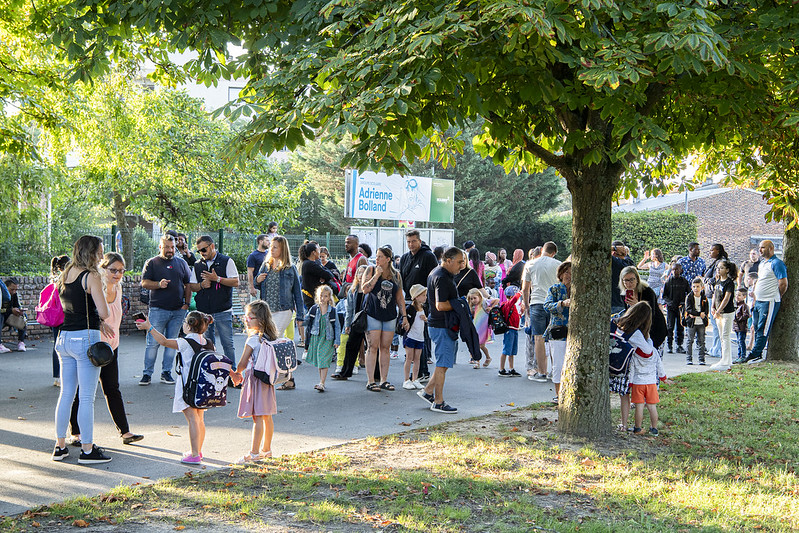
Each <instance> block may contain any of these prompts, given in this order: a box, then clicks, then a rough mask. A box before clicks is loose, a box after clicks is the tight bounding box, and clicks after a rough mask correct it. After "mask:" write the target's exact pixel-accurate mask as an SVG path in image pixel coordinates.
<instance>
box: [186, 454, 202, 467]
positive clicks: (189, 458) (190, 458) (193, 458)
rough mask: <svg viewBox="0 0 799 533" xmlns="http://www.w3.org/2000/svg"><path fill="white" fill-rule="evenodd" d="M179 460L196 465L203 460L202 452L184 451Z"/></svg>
mask: <svg viewBox="0 0 799 533" xmlns="http://www.w3.org/2000/svg"><path fill="white" fill-rule="evenodd" d="M180 462H181V463H184V464H187V465H198V464H200V463H202V462H203V454H200V455H192V454H191V452H186V453H184V454H183V457H181V458H180Z"/></svg>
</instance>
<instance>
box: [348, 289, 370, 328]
mask: <svg viewBox="0 0 799 533" xmlns="http://www.w3.org/2000/svg"><path fill="white" fill-rule="evenodd" d="M359 296H361V294H358V295H356V297H355V302H356V303H355V305H356V307H357V306H358V303H357V302H358V297H359ZM361 307H362V309H361V310H360V311H358V312H357V313H355V315H353V317H352V324H350V331H352V332H353V333H366V327H367V324H368V320H367V318H366V309H363V299H361Z"/></svg>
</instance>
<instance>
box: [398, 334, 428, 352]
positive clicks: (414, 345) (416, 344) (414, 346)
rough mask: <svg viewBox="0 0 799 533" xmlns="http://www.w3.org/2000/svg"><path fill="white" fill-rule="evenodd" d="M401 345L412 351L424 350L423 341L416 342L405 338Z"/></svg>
mask: <svg viewBox="0 0 799 533" xmlns="http://www.w3.org/2000/svg"><path fill="white" fill-rule="evenodd" d="M402 345H403V346H405V347H406V348H410V349H412V350H421V349H422V348H424V341H417V340H414V339H411V338H409V337H405V341H404V342H403V344H402Z"/></svg>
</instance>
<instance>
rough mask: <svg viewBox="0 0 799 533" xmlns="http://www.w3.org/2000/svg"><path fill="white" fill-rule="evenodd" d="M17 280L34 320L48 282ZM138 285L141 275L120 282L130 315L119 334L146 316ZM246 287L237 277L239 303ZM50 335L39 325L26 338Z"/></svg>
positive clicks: (9, 334)
mask: <svg viewBox="0 0 799 533" xmlns="http://www.w3.org/2000/svg"><path fill="white" fill-rule="evenodd" d="M17 279H18V280H19V289H18V290H17V294H19V303H20V305H21V306H22V308H23V309H24V310H25V312H26V313H27V315H28V320H29V321H30V320H36V311H35V310H34V309H35V308H36V305H37V304H38V303H39V293H40V292H42V289H43V288H44V287H46V286H47V284H48V283H50V280H49V278H48V277H46V276H35V277H17ZM140 283H141V274H137V275H135V276H125V277H124V278H122V281H121V282H120V286H121V287H122V294H124V295H125V296H127V297H128V298H130V313H129V314H128V315H127V316H124V317H122V325H121V326H120V332H121V333H122V334H130V333H134V332H136V331H137V329H136V325H135V324H134V323H133V320H132V319H131V318H130V317H131V315H133V314H135V313H138V312H139V311H141V312H143V313H144V314H147V306H146V305H144V304H143V303H141V302H140V301H139V288H140ZM246 285H247V274H246V273H245V274H241V275H239V286H238V288H237V289H236V290H237V291H238V294H239V301H240V302H244V303H246V302H248V301H249V295H248V294H247V288H246ZM235 294H236V293H235V292H234V298H235ZM235 324H236V320H235V318H234V325H235ZM50 335H52V333H51V330H50V328H48V327H46V326H42V325H40V324H34V325H32V326H28V337H30V338H32V339H38V338H40V337H48V336H50ZM16 340H17V332H16V330H11V329H5V330H3V342H8V343H11V342H16Z"/></svg>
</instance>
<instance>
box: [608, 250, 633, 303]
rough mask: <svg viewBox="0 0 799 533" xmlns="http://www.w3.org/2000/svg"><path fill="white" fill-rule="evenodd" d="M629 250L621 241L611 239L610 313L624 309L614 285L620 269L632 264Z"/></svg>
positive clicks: (616, 282) (619, 274) (617, 279)
mask: <svg viewBox="0 0 799 533" xmlns="http://www.w3.org/2000/svg"><path fill="white" fill-rule="evenodd" d="M629 254H630V250H629V249H628V248H627V247H626V246H625V245H624V243H623V242H622V241H613V243H612V244H611V245H610V276H611V277H610V279H611V289H610V314H612V315H616V314H618V313H620V312H622V311H624V310H625V309H626V307H625V305H624V299H623V298H622V297H621V295H620V294H619V292H618V291H617V290H616V287H618V286H619V283H620V281H619V279H620V276H621V271H622V270H624V269H625V268H626V267H628V266H632V265H634V264H635V263H633V260H632V259H630V255H629Z"/></svg>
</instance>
